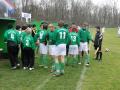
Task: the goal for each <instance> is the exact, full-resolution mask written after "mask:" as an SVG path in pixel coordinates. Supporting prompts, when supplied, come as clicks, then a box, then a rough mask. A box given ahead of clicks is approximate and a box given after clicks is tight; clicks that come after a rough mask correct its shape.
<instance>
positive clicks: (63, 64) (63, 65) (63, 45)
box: [60, 44, 66, 74]
mask: <svg viewBox="0 0 120 90" xmlns="http://www.w3.org/2000/svg"><path fill="white" fill-rule="evenodd" d="M60 48H61V53H60V55H61V56H60V66H61V70H60V71H61V74H64V72H65V71H64V68H65V56H66V44H61V47H60Z"/></svg>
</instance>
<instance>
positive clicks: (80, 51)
mask: <svg viewBox="0 0 120 90" xmlns="http://www.w3.org/2000/svg"><path fill="white" fill-rule="evenodd" d="M83 49H84V44H83V43H82V42H81V43H80V47H79V63H78V64H81V63H82V52H83Z"/></svg>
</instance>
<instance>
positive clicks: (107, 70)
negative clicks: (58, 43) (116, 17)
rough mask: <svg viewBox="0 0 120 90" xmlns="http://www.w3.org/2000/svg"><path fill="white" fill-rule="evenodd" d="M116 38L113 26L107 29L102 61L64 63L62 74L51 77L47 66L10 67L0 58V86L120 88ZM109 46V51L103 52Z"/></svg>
mask: <svg viewBox="0 0 120 90" xmlns="http://www.w3.org/2000/svg"><path fill="white" fill-rule="evenodd" d="M119 46H120V38H118V37H117V31H116V29H107V30H106V32H105V34H104V41H103V61H102V63H99V62H98V61H95V60H93V59H92V58H93V47H92V49H91V52H90V53H91V63H90V67H84V65H78V66H76V67H71V66H66V67H65V75H64V76H61V77H52V75H51V73H50V70H49V69H48V70H46V69H43V68H40V67H39V66H38V64H37V63H38V61H39V60H38V58H37V59H36V65H35V70H33V71H28V70H22V69H20V70H10V69H9V62H8V61H7V60H3V61H0V90H120V85H119V84H120V71H119V70H120V47H119ZM105 48H109V49H110V52H105Z"/></svg>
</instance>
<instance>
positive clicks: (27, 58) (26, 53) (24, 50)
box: [23, 48, 29, 70]
mask: <svg viewBox="0 0 120 90" xmlns="http://www.w3.org/2000/svg"><path fill="white" fill-rule="evenodd" d="M23 54H24V58H23V62H24V66H23V69H24V70H26V69H27V68H28V65H29V63H28V62H29V51H28V48H24V49H23Z"/></svg>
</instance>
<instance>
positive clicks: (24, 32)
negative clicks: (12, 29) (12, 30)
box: [20, 26, 27, 69]
mask: <svg viewBox="0 0 120 90" xmlns="http://www.w3.org/2000/svg"><path fill="white" fill-rule="evenodd" d="M26 30H27V26H22V32H21V34H20V41H21V43H20V44H21V61H22V67H23V69H26V68H25V65H24V64H25V63H24V53H23V39H24V37H25V36H26V34H27V33H26Z"/></svg>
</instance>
